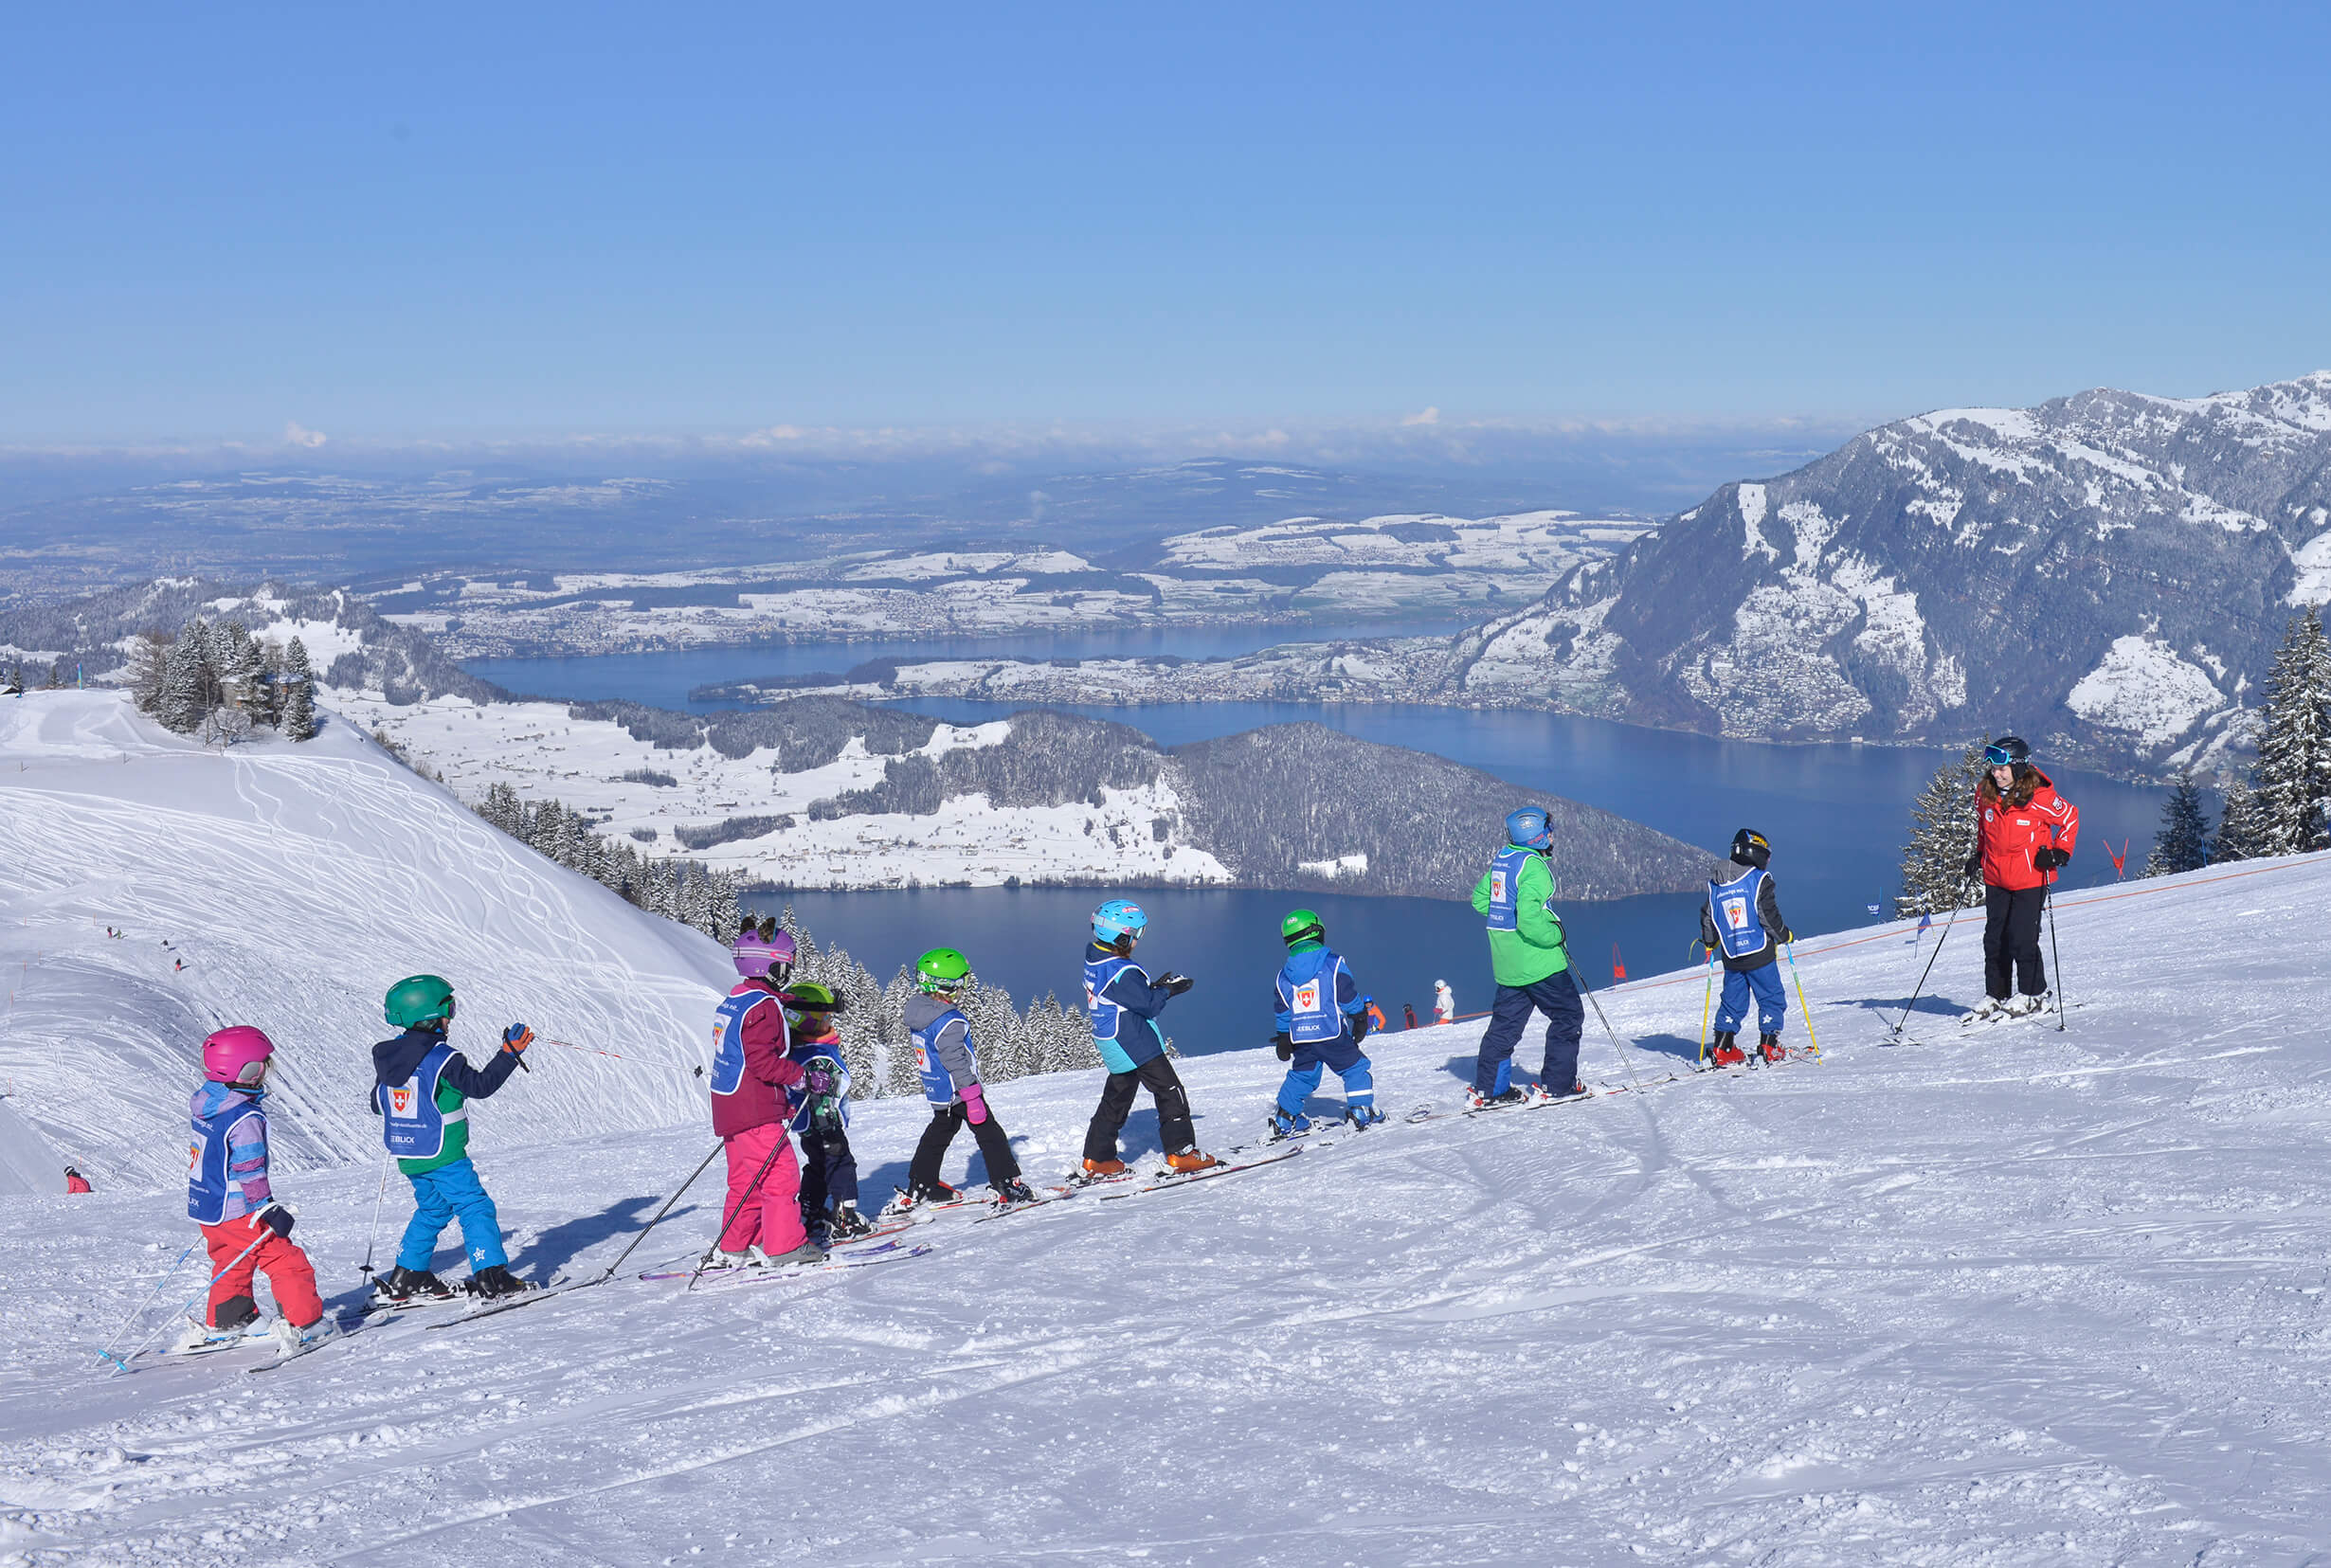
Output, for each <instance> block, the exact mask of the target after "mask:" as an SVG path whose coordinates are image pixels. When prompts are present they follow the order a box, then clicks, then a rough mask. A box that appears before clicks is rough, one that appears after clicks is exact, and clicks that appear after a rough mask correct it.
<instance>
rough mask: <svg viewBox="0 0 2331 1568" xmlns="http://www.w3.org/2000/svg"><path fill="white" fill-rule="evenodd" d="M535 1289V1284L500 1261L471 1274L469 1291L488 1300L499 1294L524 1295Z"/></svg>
mask: <svg viewBox="0 0 2331 1568" xmlns="http://www.w3.org/2000/svg"><path fill="white" fill-rule="evenodd" d="M532 1289H533V1286H531V1285H529V1284H527V1283H526V1281H524V1280H522V1279H520V1278H518V1276H517V1275H515V1274H514V1273H512V1272H511V1271H510V1270H509V1268H508V1267H507V1266H506V1265H504V1264H499V1263H497V1264H496V1265H494V1266H493V1267H492V1268H491V1269H479V1270H478V1271H476V1272H474V1273H472V1274H471V1275H470V1276H469V1293H470V1294H471V1295H473V1296H482V1297H484V1298H485V1299H486V1300H488V1301H492V1300H494V1299H495V1298H496V1297H497V1296H517V1295H523V1294H525V1293H526V1292H527V1291H529V1290H532Z"/></svg>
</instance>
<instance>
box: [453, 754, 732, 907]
mask: <svg viewBox="0 0 2331 1568" xmlns="http://www.w3.org/2000/svg"><path fill="white" fill-rule="evenodd" d="M472 809H474V810H475V811H476V812H477V813H478V815H479V816H480V817H482V818H484V819H485V820H487V821H489V822H491V823H493V824H494V825H495V826H496V827H497V828H499V829H501V830H502V831H503V832H504V833H506V834H508V835H510V837H511V838H515V839H516V840H517V841H518V842H519V843H521V844H524V845H525V846H526V847H527V848H529V849H531V850H533V851H534V852H535V853H536V854H538V855H541V856H545V857H546V858H549V859H551V860H555V861H557V862H558V863H559V864H560V865H562V866H565V867H566V868H567V869H568V870H569V871H573V872H580V873H582V874H584V875H585V876H587V877H589V878H590V879H591V880H592V881H594V882H597V883H599V884H600V885H601V886H603V887H605V888H608V889H610V890H612V891H613V892H615V893H616V894H618V895H619V896H621V897H622V898H623V899H624V900H625V901H626V902H628V903H631V904H636V905H638V906H639V907H640V908H641V909H642V910H647V911H648V913H650V914H660V915H662V916H663V917H664V918H665V919H667V920H677V921H678V922H679V923H680V924H681V925H683V926H693V927H694V928H696V929H697V930H699V931H702V932H703V933H704V934H705V935H707V936H709V937H712V938H713V939H714V940H715V941H718V942H727V941H730V940H732V938H734V936H735V935H736V932H737V928H739V927H740V926H742V925H743V924H744V919H745V917H744V914H743V912H742V911H741V910H739V909H738V907H737V901H736V895H737V891H738V889H739V888H741V887H742V886H743V884H744V878H743V877H741V876H739V875H737V874H734V873H732V872H722V871H714V870H713V869H712V868H711V867H709V866H706V865H704V864H702V863H701V862H699V861H696V860H678V859H660V858H654V857H650V856H642V855H641V854H640V852H639V851H638V850H636V849H634V848H632V847H631V845H629V844H627V843H623V842H622V841H620V840H617V839H610V838H605V836H603V835H602V834H600V833H599V832H598V831H596V830H595V829H594V828H593V827H592V826H591V824H590V822H589V820H587V818H585V817H584V816H583V814H582V813H581V812H578V811H573V810H570V809H569V808H568V807H567V806H566V805H565V804H564V803H562V802H558V801H543V802H538V803H536V802H528V801H525V800H522V799H520V798H519V795H518V792H517V791H516V790H515V789H513V788H511V787H510V786H509V785H508V784H495V785H494V786H493V787H491V788H490V789H488V790H487V791H486V795H485V799H484V800H482V801H480V802H478V804H477V805H476V806H475V807H473V808H472Z"/></svg>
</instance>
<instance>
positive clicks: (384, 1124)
mask: <svg viewBox="0 0 2331 1568" xmlns="http://www.w3.org/2000/svg"><path fill="white" fill-rule="evenodd" d="M452 1056H453V1047H452V1046H450V1045H440V1046H435V1047H433V1048H431V1050H430V1052H429V1054H427V1055H425V1056H424V1057H422V1058H421V1065H420V1066H419V1067H416V1068H414V1069H413V1075H412V1076H411V1077H409V1078H407V1079H406V1080H405V1081H404V1082H403V1083H401V1084H382V1085H381V1086H380V1087H379V1088H377V1089H375V1090H373V1091H372V1092H373V1093H374V1094H375V1095H377V1096H379V1098H380V1130H381V1139H382V1141H383V1142H384V1143H386V1144H388V1145H389V1153H390V1154H393V1155H395V1156H396V1157H397V1158H398V1159H400V1160H434V1159H436V1158H437V1156H438V1155H439V1154H441V1153H443V1151H444V1147H445V1128H446V1127H447V1126H450V1125H451V1124H453V1123H456V1122H466V1121H468V1120H469V1107H468V1106H466V1105H461V1106H456V1107H454V1108H453V1109H451V1110H444V1109H441V1108H439V1106H438V1104H437V1080H438V1078H439V1076H440V1075H441V1074H442V1073H443V1072H444V1071H445V1063H446V1062H447V1061H449V1060H451V1059H452Z"/></svg>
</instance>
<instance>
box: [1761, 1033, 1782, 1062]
mask: <svg viewBox="0 0 2331 1568" xmlns="http://www.w3.org/2000/svg"><path fill="white" fill-rule="evenodd" d="M1757 1054H1758V1055H1760V1056H1762V1057H1763V1058H1764V1059H1765V1060H1766V1061H1767V1062H1778V1061H1785V1060H1787V1059H1788V1052H1786V1051H1785V1050H1783V1049H1781V1045H1780V1036H1778V1035H1776V1034H1774V1033H1773V1032H1772V1031H1771V1030H1769V1029H1767V1030H1766V1031H1764V1033H1763V1034H1762V1035H1760V1036H1757Z"/></svg>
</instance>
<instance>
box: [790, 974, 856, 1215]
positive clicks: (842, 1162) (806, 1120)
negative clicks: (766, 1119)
mask: <svg viewBox="0 0 2331 1568" xmlns="http://www.w3.org/2000/svg"><path fill="white" fill-rule="evenodd" d="M785 1003H786V1033H787V1034H788V1035H790V1036H791V1037H792V1041H793V1044H792V1048H791V1050H790V1051H789V1052H788V1053H787V1054H788V1055H789V1056H790V1057H791V1059H792V1061H793V1063H794V1065H795V1066H797V1067H799V1068H800V1069H801V1070H802V1081H801V1085H800V1087H799V1088H798V1089H797V1090H795V1091H794V1098H795V1099H797V1100H799V1101H800V1102H801V1103H800V1105H799V1106H798V1107H797V1108H795V1110H794V1112H793V1136H794V1137H795V1138H796V1139H797V1140H799V1142H800V1144H801V1145H802V1224H803V1226H804V1229H806V1230H807V1231H808V1233H809V1239H810V1240H811V1241H813V1242H815V1243H817V1244H818V1245H819V1246H821V1247H822V1246H825V1245H826V1244H827V1243H828V1242H829V1241H849V1240H852V1239H854V1238H856V1237H858V1236H861V1235H865V1234H866V1233H867V1232H868V1231H871V1230H873V1229H874V1227H873V1226H872V1225H869V1224H868V1223H867V1222H866V1220H865V1219H864V1218H863V1217H861V1216H860V1215H859V1214H858V1156H857V1155H855V1154H853V1153H852V1152H851V1150H850V1070H849V1068H848V1067H846V1066H845V1065H843V1062H842V1059H841V1036H840V1033H839V1032H837V1031H836V1029H835V1028H834V1015H835V1014H836V1013H838V1012H840V1010H841V999H840V997H837V996H836V995H834V993H833V991H832V990H831V989H829V988H828V987H826V986H823V985H820V984H819V983H818V982H815V981H801V982H797V983H795V984H792V985H788V986H787V987H786V992H785ZM829 1204H830V1205H831V1207H830V1208H829V1207H828V1205H829Z"/></svg>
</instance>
